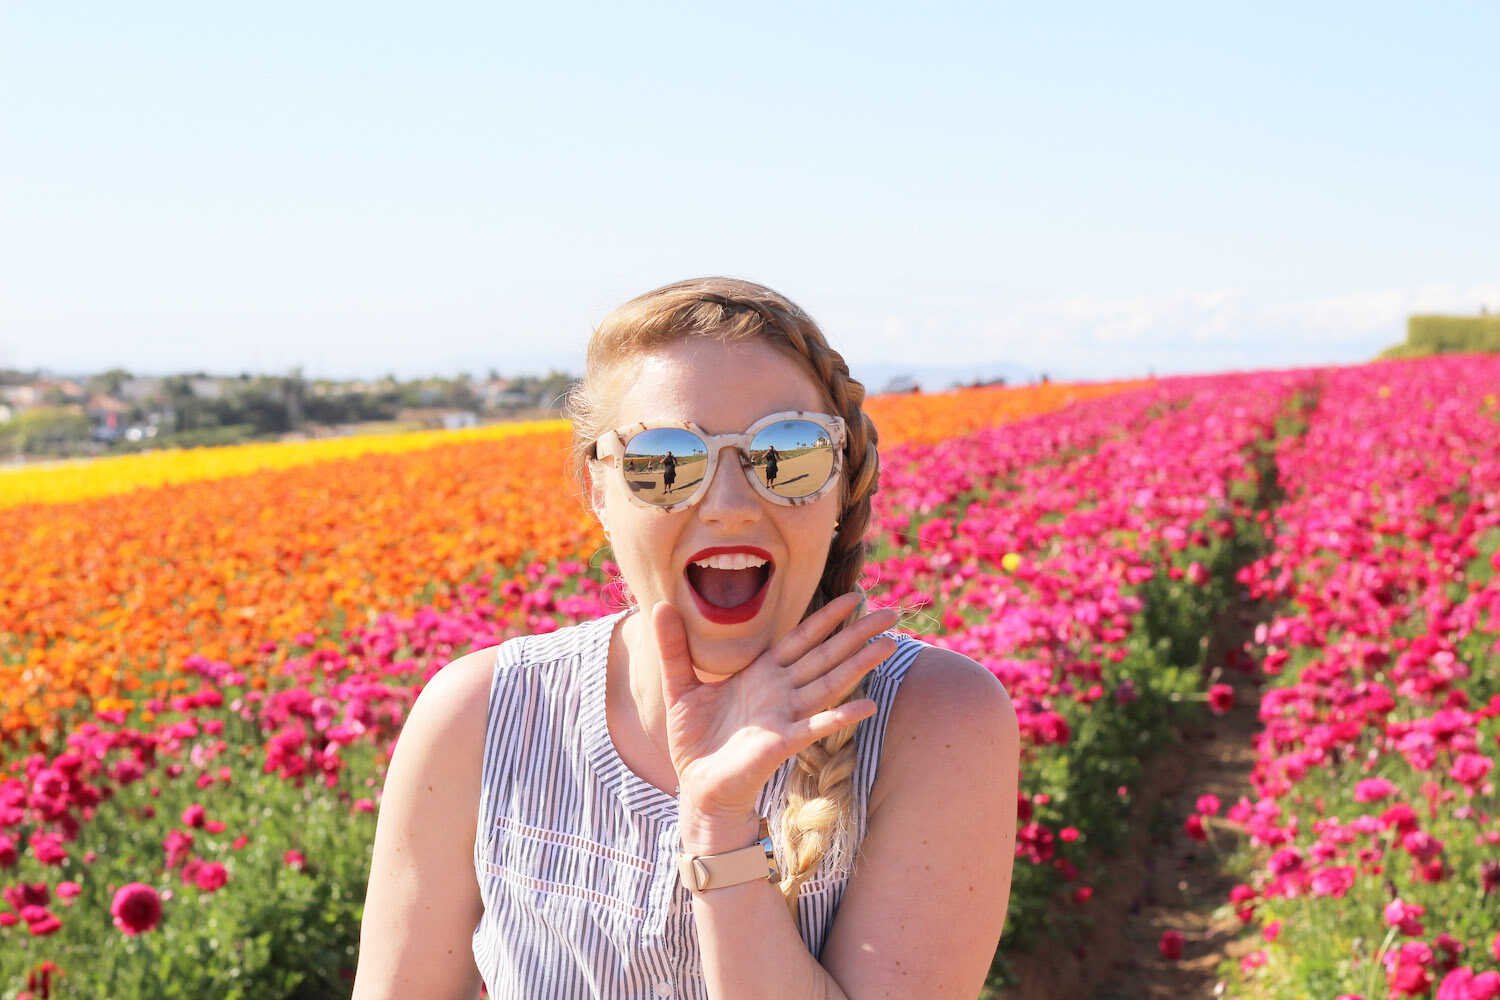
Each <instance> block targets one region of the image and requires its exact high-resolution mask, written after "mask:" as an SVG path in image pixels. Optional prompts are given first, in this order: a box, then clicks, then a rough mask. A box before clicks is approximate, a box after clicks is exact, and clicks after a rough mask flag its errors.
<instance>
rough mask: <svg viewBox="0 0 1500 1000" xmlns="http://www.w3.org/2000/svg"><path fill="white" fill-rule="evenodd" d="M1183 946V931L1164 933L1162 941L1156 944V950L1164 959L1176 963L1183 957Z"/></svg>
mask: <svg viewBox="0 0 1500 1000" xmlns="http://www.w3.org/2000/svg"><path fill="white" fill-rule="evenodd" d="M1182 944H1183V937H1182V932H1181V931H1162V935H1161V940H1159V941H1157V942H1156V950H1157V951H1159V952H1161V957H1162V958H1165V959H1166V960H1167V961H1169V962H1175V961H1177V960H1178V959H1180V958H1181V957H1182Z"/></svg>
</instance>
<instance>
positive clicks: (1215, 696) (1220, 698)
mask: <svg viewBox="0 0 1500 1000" xmlns="http://www.w3.org/2000/svg"><path fill="white" fill-rule="evenodd" d="M1233 707H1234V688H1232V687H1230V686H1229V685H1228V684H1214V685H1213V686H1211V687H1210V688H1209V689H1208V708H1209V711H1211V712H1213V713H1214V714H1215V715H1223V714H1225V713H1226V712H1228V711H1229V710H1230V709H1231V708H1233Z"/></svg>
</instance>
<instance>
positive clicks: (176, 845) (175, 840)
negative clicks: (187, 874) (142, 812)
mask: <svg viewBox="0 0 1500 1000" xmlns="http://www.w3.org/2000/svg"><path fill="white" fill-rule="evenodd" d="M192 849H193V835H192V834H191V833H187V832H185V831H183V830H168V831H167V836H166V839H165V840H163V841H162V850H163V851H165V852H166V855H167V862H166V863H167V867H168V868H176V867H177V866H178V865H180V864H182V862H183V861H185V860H186V859H187V856H188V853H189V852H190V851H192Z"/></svg>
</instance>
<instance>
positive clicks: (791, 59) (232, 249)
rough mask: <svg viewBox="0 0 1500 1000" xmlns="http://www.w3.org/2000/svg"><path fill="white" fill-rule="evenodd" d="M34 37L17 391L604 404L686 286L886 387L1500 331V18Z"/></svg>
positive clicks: (1183, 13)
mask: <svg viewBox="0 0 1500 1000" xmlns="http://www.w3.org/2000/svg"><path fill="white" fill-rule="evenodd" d="M1225 6H1226V5H1205V4H1193V5H1118V4H1110V5H1102V4H1100V5H1082V4H1079V5H1061V4H1059V5H1051V6H1049V7H1048V8H1047V9H1039V7H1040V5H1012V4H983V5H981V4H964V5H949V4H939V5H933V6H931V7H930V8H928V7H923V6H922V5H914V4H901V5H895V4H871V3H866V4H863V5H859V6H855V5H840V6H838V7H834V6H823V5H808V4H774V3H761V4H756V5H735V6H733V7H728V6H726V7H721V8H709V7H706V6H702V5H693V6H687V5H681V6H679V5H646V4H635V5H624V4H600V5H596V6H591V5H578V4H546V5H543V4H530V5H525V6H524V7H513V6H512V5H509V4H493V3H491V4H472V5H470V4H427V5H422V6H421V7H420V8H418V7H416V6H414V5H406V6H387V5H380V4H361V5H354V4H349V5H341V4H332V3H330V4H278V3H265V4H259V5H254V6H251V7H244V6H241V7H239V8H232V7H228V6H225V5H206V4H180V5H179V4H149V3H148V4H142V5H118V4H108V5H106V4H96V5H88V4H81V3H80V4H67V3H62V4H33V5H25V6H23V5H18V4H13V5H6V6H5V7H4V8H0V87H3V90H4V93H5V94H6V95H7V99H6V100H5V101H4V102H0V232H3V235H0V366H15V367H33V366H44V367H48V368H53V369H58V370H65V371H79V370H94V369H99V368H103V367H107V366H111V365H123V366H125V367H128V368H131V369H133V370H136V371H145V372H165V371H177V370H186V369H207V370H209V371H223V372H238V371H241V370H249V371H285V370H286V369H288V368H290V367H292V366H294V365H301V366H302V367H303V368H304V369H305V370H306V371H307V372H308V373H310V374H315V375H331V376H341V375H374V374H380V373H383V372H385V371H395V372H397V373H398V374H402V375H406V376H411V375H418V374H426V373H452V372H456V371H459V370H464V369H467V370H472V371H478V372H482V371H485V370H488V369H489V368H492V367H493V368H496V369H499V370H500V371H502V372H519V371H541V370H545V369H547V368H550V367H559V368H564V369H569V370H577V369H578V368H579V367H580V365H581V361H582V353H583V347H584V344H585V343H586V340H587V337H588V333H589V330H590V329H591V327H592V325H593V324H595V323H597V322H598V320H599V319H600V318H601V317H602V316H603V315H604V313H605V312H607V311H608V309H609V308H610V307H611V306H613V305H614V304H616V303H618V302H620V301H622V300H624V299H626V298H628V297H630V296H631V295H634V294H636V293H638V292H641V291H644V290H646V289H648V288H652V287H655V286H657V285H660V284H663V283H665V282H667V281H672V280H675V279H678V278H682V277H687V276H691V275H698V274H710V273H727V274H737V275H742V276H745V277H749V278H753V279H755V280H759V281H763V282H765V283H767V284H770V285H772V286H773V287H776V288H778V289H780V290H781V291H783V292H785V293H786V294H788V295H790V296H791V297H792V298H793V299H795V300H797V301H798V302H799V303H801V304H802V305H803V306H804V307H805V308H806V309H808V311H809V312H811V313H812V314H813V316H814V317H816V318H817V319H818V320H819V321H820V322H821V323H822V324H823V326H824V327H825V329H826V330H827V332H828V333H829V336H830V338H831V339H832V340H833V341H834V343H835V345H836V346H838V347H840V348H841V349H842V350H843V351H844V353H845V355H846V356H847V357H848V358H849V359H850V361H851V363H852V364H853V365H854V367H855V369H856V372H859V371H861V370H863V371H866V372H871V373H874V372H880V373H886V372H893V371H897V370H902V369H910V370H914V371H937V370H942V371H948V370H950V369H951V370H955V371H959V370H963V369H964V368H966V367H973V368H975V369H981V368H992V369H996V368H999V367H1000V366H1006V365H1014V366H1019V367H1020V368H1022V369H1026V370H1030V371H1043V370H1045V371H1049V372H1050V373H1051V374H1053V375H1055V376H1059V377H1084V378H1094V377H1109V376H1129V375H1139V374H1143V373H1145V372H1148V371H1155V372H1157V373H1166V372H1174V371H1212V370H1222V369H1232V368H1262V367H1276V366H1285V365H1296V364H1306V363H1321V362H1352V361H1358V360H1363V359H1365V358H1367V357H1369V356H1371V355H1372V354H1373V353H1375V351H1377V350H1378V349H1379V348H1381V347H1383V346H1385V345H1387V344H1389V343H1392V342H1394V341H1396V340H1399V339H1400V338H1401V337H1402V335H1403V325H1404V319H1405V316H1406V315H1407V313H1409V312H1411V311H1416V310H1452V311H1463V312H1473V311H1475V310H1477V309H1478V308H1479V307H1480V306H1481V305H1487V306H1488V307H1489V309H1490V310H1491V311H1500V194H1497V191H1500V130H1497V129H1496V128H1495V124H1494V121H1495V118H1494V109H1495V108H1496V107H1500V65H1497V60H1496V59H1495V58H1494V47H1495V40H1496V38H1500V8H1497V7H1496V6H1495V5H1483V4H1478V3H1473V4H1459V3H1453V4H1442V5H1418V4H1407V5H1382V4H1370V3H1366V4H1359V5H1355V4H1347V5H1342V4H1338V5H1336V4H1320V5H1307V4H1299V5H1290V4H1286V5H1273V4H1260V5H1256V6H1255V8H1254V9H1253V10H1252V9H1250V8H1249V6H1248V5H1245V6H1244V7H1242V8H1241V9H1239V10H1229V9H1217V8H1222V7H1225Z"/></svg>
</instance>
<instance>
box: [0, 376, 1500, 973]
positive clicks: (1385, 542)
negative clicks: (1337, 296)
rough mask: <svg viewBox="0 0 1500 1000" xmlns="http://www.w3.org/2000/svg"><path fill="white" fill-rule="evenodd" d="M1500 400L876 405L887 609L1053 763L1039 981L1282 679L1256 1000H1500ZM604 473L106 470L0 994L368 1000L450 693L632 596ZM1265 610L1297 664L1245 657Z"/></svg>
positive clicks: (5, 518) (5, 626)
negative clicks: (405, 783) (1215, 723)
mask: <svg viewBox="0 0 1500 1000" xmlns="http://www.w3.org/2000/svg"><path fill="white" fill-rule="evenodd" d="M1497 384H1500V365H1497V364H1495V363H1494V362H1490V361H1481V360H1478V359H1474V358H1465V359H1459V360H1451V359H1447V360H1431V361H1423V362H1407V363H1400V364H1391V365H1380V366H1368V367H1361V368H1353V369H1343V370H1335V371H1295V372H1281V373H1254V374H1247V375H1228V376H1216V377H1208V378H1191V379H1171V380H1162V381H1158V382H1153V383H1149V384H1135V385H1127V384H1117V385H1107V386H1106V385H1101V386H1066V385H1052V386H1036V387H1028V388H1026V389H985V390H981V389H973V390H964V391H961V392H956V393H947V394H941V395H935V396H910V397H905V396H903V397H882V398H878V399H875V400H872V401H871V407H870V409H871V412H872V414H873V415H874V417H875V419H876V420H877V423H878V424H879V426H880V428H881V432H882V457H883V463H884V471H883V474H882V488H881V492H880V494H878V496H877V504H876V511H875V517H874V519H873V521H872V529H871V532H872V533H871V542H872V545H873V557H872V560H871V562H870V564H869V567H868V571H867V577H866V583H867V586H868V588H869V589H870V591H871V593H872V595H873V598H874V600H875V602H876V603H877V604H890V605H895V606H899V607H901V608H902V609H904V610H905V611H906V612H907V614H906V625H907V627H909V628H910V629H911V630H913V631H916V632H919V633H924V634H925V635H926V637H927V638H928V639H929V641H932V642H935V643H938V644H941V645H945V646H949V647H952V648H954V649H957V650H960V651H962V652H964V653H965V654H967V655H969V656H972V657H974V658H975V659H976V660H978V661H979V662H981V663H983V664H984V665H985V666H987V667H988V668H989V669H990V670H991V671H993V672H994V673H995V674H996V675H997V676H999V677H1000V678H1001V679H1002V680H1003V681H1004V682H1005V684H1006V686H1007V688H1008V689H1009V691H1010V692H1011V696H1012V698H1013V700H1014V701H1015V704H1016V708H1017V713H1018V717H1019V719H1020V722H1021V726H1022V736H1023V747H1024V749H1023V761H1022V768H1023V773H1022V795H1021V798H1020V800H1019V801H1018V803H1017V808H1018V812H1019V816H1020V824H1019V836H1018V843H1017V845H1016V852H1017V857H1016V872H1015V886H1014V892H1013V896H1012V903H1011V910H1010V922H1009V925H1008V928H1007V933H1006V938H1005V940H1004V942H1003V943H1002V949H1001V951H1002V957H1001V959H1000V960H999V961H998V962H997V966H996V981H997V983H998V982H1000V981H1002V980H1003V979H1004V976H1005V966H1004V962H1003V955H1004V953H1005V952H1007V951H1010V950H1013V949H1018V948H1027V947H1032V946H1038V945H1043V944H1045V943H1046V941H1047V935H1048V934H1049V928H1051V927H1055V926H1056V925H1057V924H1058V923H1059V922H1060V921H1073V922H1079V921H1084V922H1086V921H1088V920H1095V919H1113V918H1114V915H1111V914H1101V913H1095V912H1093V909H1092V908H1091V906H1090V903H1091V898H1092V894H1093V891H1094V888H1095V887H1096V886H1097V885H1099V884H1101V882H1102V880H1104V879H1106V878H1107V877H1108V864H1107V858H1108V854H1109V852H1110V851H1111V850H1113V849H1116V848H1118V847H1120V846H1121V844H1122V843H1123V841H1124V833H1125V830H1124V821H1125V818H1126V817H1127V815H1128V811H1129V808H1130V805H1131V801H1132V798H1133V796H1134V795H1135V793H1136V791H1137V789H1138V785H1139V782H1140V780H1141V775H1142V769H1141V765H1142V761H1143V760H1144V759H1146V758H1148V757H1149V756H1150V754H1151V753H1153V752H1155V751H1159V750H1162V749H1164V748H1167V747H1169V746H1170V745H1171V744H1172V742H1173V741H1174V739H1175V733H1176V732H1177V730H1178V727H1179V726H1180V725H1182V724H1183V723H1184V722H1185V721H1187V720H1189V719H1196V718H1199V717H1201V716H1203V715H1205V714H1207V713H1213V712H1222V711H1224V710H1225V709H1226V708H1227V707H1228V706H1227V703H1228V700H1229V699H1230V698H1231V697H1232V689H1231V688H1230V687H1229V686H1228V685H1226V684H1224V683H1222V681H1223V680H1224V678H1223V677H1222V676H1221V674H1222V672H1223V671H1224V670H1233V669H1241V670H1252V669H1253V670H1256V671H1258V673H1259V675H1261V676H1264V677H1265V678H1266V685H1265V686H1266V691H1265V697H1264V700H1263V704H1262V706H1261V714H1262V718H1263V720H1264V722H1265V731H1264V733H1263V735H1262V737H1261V739H1260V742H1259V744H1258V750H1259V754H1260V758H1259V759H1260V763H1259V764H1258V765H1257V770H1256V775H1255V779H1256V786H1255V787H1256V789H1257V792H1258V800H1257V801H1254V802H1252V801H1248V800H1247V801H1245V802H1241V803H1236V804H1232V805H1231V806H1230V808H1229V809H1228V810H1227V812H1226V813H1225V814H1224V815H1220V814H1219V813H1220V810H1219V808H1218V807H1217V805H1214V808H1212V809H1208V808H1207V807H1208V805H1210V804H1205V813H1206V817H1205V818H1203V819H1201V820H1200V824H1203V823H1206V824H1207V825H1208V826H1209V827H1211V828H1222V829H1224V830H1226V831H1232V835H1234V836H1238V837H1240V838H1241V839H1242V840H1243V843H1244V844H1245V848H1244V850H1243V851H1242V852H1241V857H1239V858H1238V859H1237V861H1238V863H1241V864H1242V865H1243V866H1244V867H1243V870H1244V874H1245V878H1244V885H1243V886H1242V888H1241V889H1239V890H1237V891H1236V895H1235V899H1234V904H1235V905H1236V906H1237V907H1238V908H1239V909H1240V910H1241V912H1242V913H1243V914H1244V917H1245V920H1246V923H1247V927H1246V933H1247V934H1248V933H1256V934H1261V935H1263V937H1264V939H1265V940H1266V941H1267V942H1269V943H1266V944H1264V945H1263V946H1262V947H1260V948H1259V949H1257V951H1256V952H1254V953H1253V954H1252V957H1251V958H1249V959H1247V960H1246V961H1245V962H1244V963H1243V967H1242V968H1240V969H1236V970H1234V971H1233V981H1232V983H1231V985H1232V987H1233V990H1234V991H1235V992H1236V993H1237V994H1238V995H1241V996H1244V997H1283V996H1285V997H1293V996H1329V997H1333V996H1339V995H1341V994H1343V995H1349V996H1360V997H1363V998H1365V1000H1374V998H1376V997H1380V996H1385V995H1387V993H1388V992H1391V995H1407V996H1443V997H1445V998H1459V1000H1462V998H1467V997H1471V996H1472V997H1491V996H1496V995H1500V994H1497V993H1496V992H1489V993H1486V992H1483V991H1484V990H1486V989H1489V986H1487V985H1486V984H1487V983H1489V982H1490V981H1491V980H1492V979H1500V954H1495V951H1496V950H1497V949H1500V940H1495V939H1494V934H1495V929H1496V926H1497V925H1500V920H1496V919H1495V916H1496V906H1495V904H1496V900H1497V899H1500V895H1497V894H1496V893H1495V889H1496V887H1497V883H1500V846H1497V842H1500V820H1497V818H1496V808H1497V802H1496V796H1495V789H1494V781H1495V776H1494V768H1493V759H1494V757H1495V754H1496V750H1497V747H1496V737H1497V732H1500V724H1497V721H1496V717H1497V715H1500V681H1497V676H1496V675H1497V674H1500V670H1497V665H1500V565H1497V564H1500V556H1497V555H1496V554H1495V550H1496V548H1497V546H1500V459H1497V449H1496V442H1497V440H1500V409H1497V406H1496V402H1495V397H1494V395H1493V389H1490V388H1488V387H1490V386H1494V385H1497ZM350 440H357V439H350ZM283 447H287V448H290V449H296V448H299V447H301V446H299V445H288V446H283ZM564 448H565V436H564V431H563V430H561V429H559V428H548V427H542V428H530V429H528V430H526V431H525V432H524V433H511V434H510V436H506V437H485V436H482V435H480V436H474V437H472V438H468V439H454V438H438V439H434V440H432V441H430V442H428V443H425V444H424V445H423V446H422V447H420V448H411V449H405V448H402V449H397V448H394V447H393V448H391V449H387V450H381V449H378V448H372V449H369V450H367V451H365V452H364V453H360V454H354V453H342V454H320V455H318V456H317V457H314V458H310V459H307V460H305V461H297V460H295V459H293V458H290V457H282V458H277V459H276V460H274V461H268V462H267V463H266V464H265V465H264V466H260V467H255V468H253V469H252V468H250V467H249V466H241V467H238V468H237V471H233V472H217V473H215V472H210V473H205V474H204V475H202V476H196V477H193V476H186V475H183V476H181V477H179V478H177V479H175V480H173V481H170V482H168V483H167V484H166V485H152V480H149V479H132V478H131V477H132V476H133V475H135V473H133V472H130V471H129V470H126V471H125V472H120V471H119V470H114V471H110V470H107V469H102V468H101V469H96V470H94V471H93V473H92V474H93V475H96V476H98V477H101V478H99V479H98V480H97V481H95V484H94V485H92V486H75V487H70V488H72V489H74V492H73V493H72V494H69V495H67V498H63V496H61V495H59V496H58V498H57V499H55V500H51V501H47V502H43V500H42V499H41V497H40V495H38V494H30V495H28V496H30V499H26V500H24V501H22V500H18V501H15V502H13V503H11V504H10V505H9V506H8V509H5V510H4V511H0V544H3V545H4V550H5V551H6V552H7V553H8V554H11V555H12V558H11V559H9V560H7V562H6V564H5V565H4V567H3V568H0V574H4V579H3V581H0V593H3V594H4V595H5V596H4V598H3V599H0V671H4V672H5V680H6V683H5V684H4V685H3V687H0V727H3V728H0V733H3V737H4V750H3V751H0V764H3V769H0V888H3V898H4V901H5V902H4V903H3V904H0V996H5V997H11V996H23V995H27V994H30V995H31V996H32V997H40V996H57V997H62V996H79V997H153V998H154V997H199V996H216V997H219V996H222V997H256V998H258V997H289V996H301V997H334V996H347V995H348V992H349V979H350V978H351V976H352V969H353V967H354V963H355V945H356V943H357V937H358V922H359V910H360V904H361V902H362V898H363V893H364V883H365V879H366V877H367V873H368V853H369V846H370V843H371V840H372V838H373V832H374V815H375V809H376V804H377V801H378V793H379V789H380V785H381V780H382V776H383V766H384V763H385V760H386V758H387V754H388V751H389V749H390V747H391V745H392V743H393V740H394V738H395V735H396V733H397V732H398V731H399V728H400V725H401V721H402V719H403V718H404V716H405V712H406V710H407V709H408V708H409V706H410V705H411V703H412V701H413V700H414V698H415V696H416V693H417V692H418V691H419V690H420V689H421V687H422V685H423V684H424V683H425V682H426V681H427V679H429V678H430V677H431V676H432V674H433V673H434V672H435V671H437V670H438V669H440V668H441V667H442V665H443V664H444V663H446V662H448V661H449V660H451V659H452V658H453V657H455V656H456V655H459V654H462V653H463V652H466V651H467V650H469V649H472V648H475V647H478V646H483V645H489V644H492V643H495V642H498V641H500V640H501V639H503V638H505V637H508V636H510V635H514V634H518V633H522V632H528V631H545V630H549V629H552V628H556V627H559V626H561V625H565V624H568V623H571V622H574V621H579V620H584V619H587V618H591V617H595V616H597V615H599V614H601V613H604V612H605V611H608V610H611V609H612V608H614V607H616V606H618V605H619V602H620V601H621V600H622V598H623V595H622V594H621V593H620V591H619V587H618V584H617V583H615V582H613V576H612V571H613V567H612V565H611V564H610V563H609V562H608V560H607V559H605V558H603V557H602V554H601V553H600V549H599V546H600V545H601V544H602V538H601V537H600V536H599V535H598V534H597V526H596V525H595V524H594V523H593V522H592V519H591V518H590V517H589V516H588V515H587V513H586V510H585V508H584V506H583V505H582V503H579V502H575V500H574V496H573V494H574V488H573V487H572V485H571V483H569V481H568V480H567V478H566V475H565V471H564V455H563V452H564ZM227 450H228V451H233V450H237V449H227ZM185 454H192V453H185ZM200 460H201V461H203V462H204V463H205V464H204V465H203V467H204V468H210V467H212V468H216V469H227V468H230V467H231V466H229V465H219V466H214V465H213V460H212V459H207V458H202V459H200V458H197V457H195V458H194V461H200ZM225 461H228V459H225ZM100 465H101V466H102V465H103V463H100ZM88 472H89V467H82V468H81V470H80V472H79V473H78V474H79V475H83V474H84V473H88ZM11 475H16V474H14V473H12V474H11ZM111 475H113V476H115V479H113V480H110V481H109V482H106V480H107V479H108V477H109V476H111ZM0 482H3V480H0ZM80 482H83V480H80ZM10 495H11V496H21V494H20V493H19V492H14V493H12V494H10ZM1249 597H1254V598H1255V599H1258V600H1260V601H1262V602H1264V603H1265V604H1266V605H1267V606H1269V607H1271V608H1273V609H1274V616H1273V617H1272V618H1271V620H1270V621H1269V622H1268V623H1267V625H1266V626H1265V627H1264V629H1263V630H1262V633H1261V634H1260V635H1258V637H1257V639H1258V641H1257V643H1256V644H1255V645H1254V646H1253V647H1252V648H1251V649H1249V650H1247V651H1245V652H1244V653H1241V654H1239V655H1237V656H1235V657H1233V658H1232V661H1231V662H1228V663H1223V664H1220V663H1209V662H1206V654H1207V648H1208V644H1207V642H1206V637H1207V636H1208V634H1209V633H1210V632H1211V631H1212V629H1213V626H1214V622H1215V620H1216V619H1217V618H1218V617H1219V616H1220V615H1221V614H1222V613H1224V612H1225V610H1226V609H1228V608H1230V607H1231V606H1233V605H1235V604H1236V602H1240V601H1243V600H1246V599H1247V598H1249ZM1241 690H1244V689H1243V688H1241ZM1273 928H1274V929H1273ZM1476 984H1477V985H1476ZM1442 990H1447V991H1448V992H1446V993H1444V992H1441V991H1442ZM1393 991H1394V992H1393ZM1400 991H1404V992H1400ZM1460 991H1462V992H1460Z"/></svg>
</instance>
